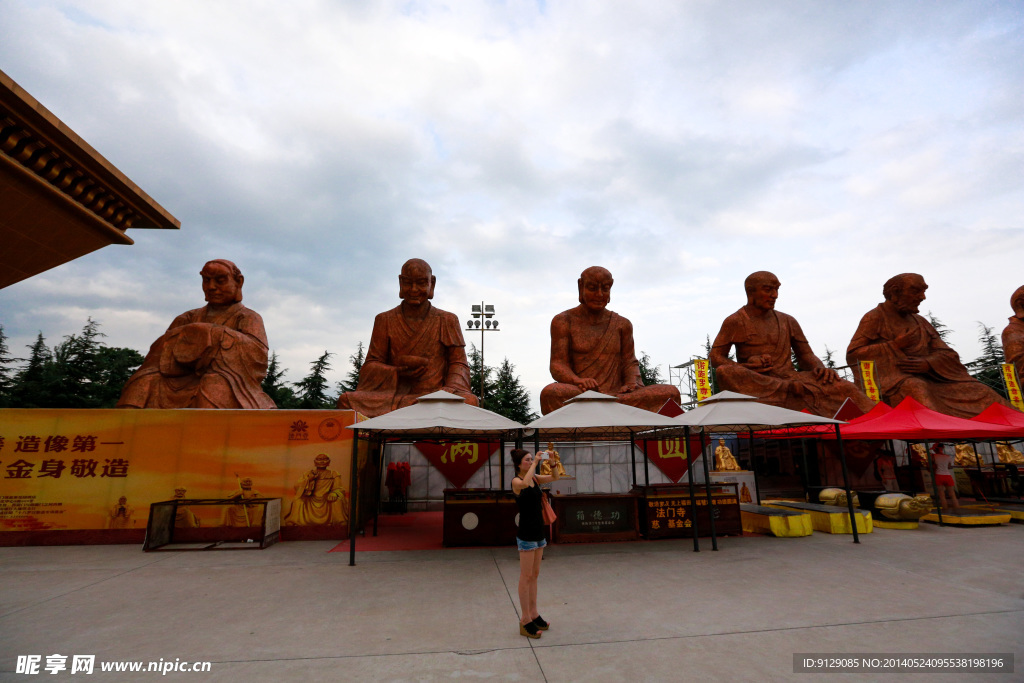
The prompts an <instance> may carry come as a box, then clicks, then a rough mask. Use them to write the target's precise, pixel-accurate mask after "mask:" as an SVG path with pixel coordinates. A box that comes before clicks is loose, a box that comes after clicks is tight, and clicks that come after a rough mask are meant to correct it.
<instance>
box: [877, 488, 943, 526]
mask: <svg viewBox="0 0 1024 683" xmlns="http://www.w3.org/2000/svg"><path fill="white" fill-rule="evenodd" d="M875 508H876V509H877V510H878V511H879V512H880V513H882V516H883V517H886V518H888V519H892V520H895V521H900V522H911V521H912V522H916V521H917V520H919V519H921V518H922V517H924V516H925V515H927V514H928V513H929V512H931V511H932V499H931V498H930V497H929V496H926V495H925V496H917V497H915V498H911V497H910V496H908V495H907V494H905V493H886V494H884V495H881V496H879V497H878V498H876V499H875Z"/></svg>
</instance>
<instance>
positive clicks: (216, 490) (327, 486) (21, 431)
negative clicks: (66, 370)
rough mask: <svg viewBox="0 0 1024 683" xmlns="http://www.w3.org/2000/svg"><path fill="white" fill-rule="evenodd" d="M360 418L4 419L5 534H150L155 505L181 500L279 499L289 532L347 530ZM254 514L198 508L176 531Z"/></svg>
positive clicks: (0, 454) (303, 413)
mask: <svg viewBox="0 0 1024 683" xmlns="http://www.w3.org/2000/svg"><path fill="white" fill-rule="evenodd" d="M355 417H356V413H355V412H354V411H351V410H27V409H11V410H0V531H43V530H54V531H59V530H76V529H145V528H146V520H147V519H148V516H149V506H150V503H153V502H157V501H165V500H170V499H172V498H174V497H175V496H176V495H177V497H179V498H190V499H197V498H204V499H211V498H216V499H225V498H232V497H233V498H235V499H236V500H239V501H241V500H242V499H245V498H259V497H264V498H280V499H281V526H282V527H288V526H303V527H308V526H319V525H345V526H347V524H348V510H349V494H350V492H351V484H350V481H349V479H350V473H351V462H352V461H351V457H352V430H350V429H346V428H345V427H347V426H348V425H350V424H352V423H353V421H354V420H355ZM364 443H365V442H364ZM321 454H323V455H326V456H327V459H324V458H319V459H318V457H317V456H319V455H321ZM364 457H365V447H363V448H361V450H360V461H361V462H362V461H363V459H364ZM257 509H258V508H257V507H256V506H248V505H243V504H241V503H240V504H238V505H235V506H192V507H191V508H185V512H184V513H183V512H182V511H181V509H179V517H181V519H180V520H179V521H180V522H181V524H180V525H179V526H188V527H191V528H194V527H203V528H206V527H216V526H250V525H253V526H255V525H257V524H258V520H257V519H253V518H252V514H253V513H252V512H251V511H250V510H257Z"/></svg>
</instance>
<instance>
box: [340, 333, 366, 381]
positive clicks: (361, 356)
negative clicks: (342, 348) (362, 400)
mask: <svg viewBox="0 0 1024 683" xmlns="http://www.w3.org/2000/svg"><path fill="white" fill-rule="evenodd" d="M348 360H349V362H350V363H352V369H351V370H349V371H348V374H347V375H345V379H343V380H342V381H340V382H338V389H339V390H340V391H341V392H342V393H344V392H346V391H355V390H356V387H358V386H359V371H360V370H362V369H363V361H364V360H366V352H365V351H364V349H363V342H359V343H358V344H357V345H356V352H355V353H353V354H352V355H351V356H349V357H348Z"/></svg>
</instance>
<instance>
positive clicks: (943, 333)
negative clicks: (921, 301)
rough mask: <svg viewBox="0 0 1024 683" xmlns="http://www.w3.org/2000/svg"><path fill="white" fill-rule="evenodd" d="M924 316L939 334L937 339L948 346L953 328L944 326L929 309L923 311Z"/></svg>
mask: <svg viewBox="0 0 1024 683" xmlns="http://www.w3.org/2000/svg"><path fill="white" fill-rule="evenodd" d="M924 317H925V318H927V319H928V322H930V323H931V324H932V327H934V328H935V331H936V332H937V333H938V334H939V339H941V340H942V341H943V342H944V343H945V344H946V345H947V346H949V335H951V334H953V330H951V329H949V328H948V327H946V326H945V325H944V324H943V323H942V321H941V320H939V319H938V318H936V317H935V315H934V314H933V313H932V312H931V311H928V312H927V313H925V314H924Z"/></svg>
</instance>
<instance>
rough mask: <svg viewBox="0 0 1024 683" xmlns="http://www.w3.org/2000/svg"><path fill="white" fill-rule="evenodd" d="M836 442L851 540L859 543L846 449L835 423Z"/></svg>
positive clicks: (837, 425)
mask: <svg viewBox="0 0 1024 683" xmlns="http://www.w3.org/2000/svg"><path fill="white" fill-rule="evenodd" d="M835 428H836V443H838V444H839V464H840V465H842V468H843V488H844V489H846V509H847V510H849V511H850V529H851V530H852V531H853V542H854V543H860V537H859V536H858V535H857V515H856V513H855V512H854V511H853V492H852V491H850V474H849V472H848V471H847V469H846V450H845V449H844V448H843V435H842V434H841V433H840V432H839V424H838V423H836V425H835Z"/></svg>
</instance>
